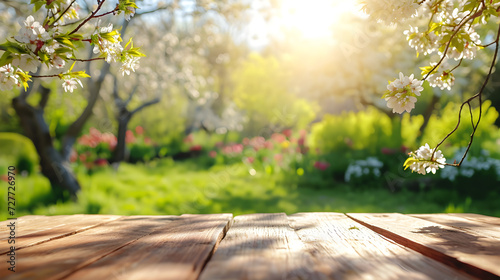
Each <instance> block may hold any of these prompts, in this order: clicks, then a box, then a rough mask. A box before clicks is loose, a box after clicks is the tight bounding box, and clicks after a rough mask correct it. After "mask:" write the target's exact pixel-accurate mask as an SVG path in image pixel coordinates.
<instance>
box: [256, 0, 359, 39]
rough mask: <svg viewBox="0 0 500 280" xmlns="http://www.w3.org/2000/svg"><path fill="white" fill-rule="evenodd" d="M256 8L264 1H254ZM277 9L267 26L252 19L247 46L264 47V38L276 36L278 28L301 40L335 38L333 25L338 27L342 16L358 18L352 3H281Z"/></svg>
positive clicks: (344, 0) (333, 0)
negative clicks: (295, 32) (249, 43)
mask: <svg viewBox="0 0 500 280" xmlns="http://www.w3.org/2000/svg"><path fill="white" fill-rule="evenodd" d="M256 2H257V3H258V4H256V5H255V6H254V7H255V8H256V9H259V8H262V5H264V6H265V2H266V1H265V0H263V1H262V0H261V1H256ZM281 3H282V4H281V5H282V7H281V10H280V11H279V14H277V15H276V16H275V17H274V18H272V20H271V21H270V22H269V23H266V22H265V20H264V19H263V18H259V17H256V18H255V19H254V20H253V21H252V22H251V24H250V26H249V31H250V33H251V34H252V41H251V45H252V46H253V47H255V48H260V47H262V46H265V45H266V44H267V42H268V38H267V37H268V36H279V35H278V34H277V33H279V30H280V26H281V28H285V29H291V30H295V31H298V32H299V33H300V34H301V35H302V36H303V38H304V39H308V40H325V39H330V38H332V37H334V36H335V34H334V33H335V25H337V24H342V23H341V22H340V19H341V16H342V15H343V14H345V13H352V14H358V15H361V14H362V12H360V7H359V5H357V4H356V3H357V1H355V0H308V1H303V0H282V1H281Z"/></svg>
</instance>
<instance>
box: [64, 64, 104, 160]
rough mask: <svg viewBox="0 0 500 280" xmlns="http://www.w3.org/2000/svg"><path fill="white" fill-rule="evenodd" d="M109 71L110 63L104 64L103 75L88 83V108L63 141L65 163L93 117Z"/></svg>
mask: <svg viewBox="0 0 500 280" xmlns="http://www.w3.org/2000/svg"><path fill="white" fill-rule="evenodd" d="M109 69H110V65H109V63H104V65H103V67H102V68H101V75H100V76H99V77H98V78H97V79H95V80H94V79H92V78H90V79H89V81H88V82H87V88H88V91H89V94H90V95H89V97H88V98H87V106H86V107H85V109H84V110H83V112H82V114H81V115H80V117H78V119H77V120H75V122H73V123H72V124H71V126H70V127H69V128H68V130H67V131H66V133H65V134H64V137H63V139H62V144H61V152H62V156H63V158H64V160H65V161H68V160H69V157H70V155H71V149H72V148H73V145H74V144H75V142H76V139H77V137H78V135H79V134H80V132H81V131H82V129H83V126H84V125H85V123H86V122H87V121H88V119H89V118H90V117H91V116H92V110H93V109H94V105H95V104H96V102H97V100H98V98H99V92H100V91H101V87H102V83H103V82H104V78H106V75H107V74H108V73H109ZM87 72H88V73H90V68H88V69H87Z"/></svg>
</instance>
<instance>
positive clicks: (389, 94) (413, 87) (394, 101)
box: [383, 72, 424, 114]
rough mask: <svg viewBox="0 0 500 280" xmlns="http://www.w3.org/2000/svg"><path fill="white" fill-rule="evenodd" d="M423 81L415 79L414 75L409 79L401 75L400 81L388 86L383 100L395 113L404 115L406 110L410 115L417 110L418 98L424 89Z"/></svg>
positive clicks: (397, 80)
mask: <svg viewBox="0 0 500 280" xmlns="http://www.w3.org/2000/svg"><path fill="white" fill-rule="evenodd" d="M422 83H423V82H422V81H420V80H417V79H414V78H413V74H411V75H410V76H409V77H408V76H405V75H403V73H401V72H400V73H399V79H396V80H394V81H393V82H391V83H389V85H387V91H386V92H385V94H384V96H383V98H385V100H386V101H387V107H389V108H392V112H393V113H398V114H402V113H403V112H404V111H405V110H406V111H407V112H408V113H409V112H411V110H412V109H413V108H415V102H417V96H420V92H421V91H422V90H423V89H424V88H423V87H422Z"/></svg>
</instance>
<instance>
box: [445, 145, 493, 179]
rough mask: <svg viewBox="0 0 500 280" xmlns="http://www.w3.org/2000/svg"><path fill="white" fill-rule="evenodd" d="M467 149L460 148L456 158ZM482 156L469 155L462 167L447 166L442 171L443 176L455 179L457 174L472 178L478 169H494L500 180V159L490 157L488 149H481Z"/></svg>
mask: <svg viewBox="0 0 500 280" xmlns="http://www.w3.org/2000/svg"><path fill="white" fill-rule="evenodd" d="M464 152H465V149H460V150H459V151H457V152H456V153H455V156H454V157H455V158H461V157H462V156H463V154H464ZM481 154H482V155H481V156H480V157H467V159H465V160H464V161H463V162H462V164H461V165H460V168H446V169H444V170H443V171H442V172H441V178H443V179H448V180H450V181H455V179H456V177H457V176H462V177H467V178H471V177H472V176H474V174H475V173H476V172H478V171H487V170H494V171H495V173H496V176H497V179H499V180H500V159H494V158H490V157H489V153H488V152H487V151H486V150H482V151H481Z"/></svg>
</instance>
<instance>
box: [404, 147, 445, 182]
mask: <svg viewBox="0 0 500 280" xmlns="http://www.w3.org/2000/svg"><path fill="white" fill-rule="evenodd" d="M434 150H435V149H431V148H430V147H429V144H427V143H426V144H425V146H422V147H420V148H418V150H417V151H415V152H412V153H410V156H411V157H412V161H411V163H410V164H409V167H410V169H411V171H412V172H418V173H419V174H422V175H425V174H426V173H430V172H432V174H436V170H438V169H439V168H444V164H445V163H446V158H444V156H443V153H441V151H440V150H437V151H436V152H435V153H434ZM432 153H434V157H433V158H432V159H431V156H432Z"/></svg>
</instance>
